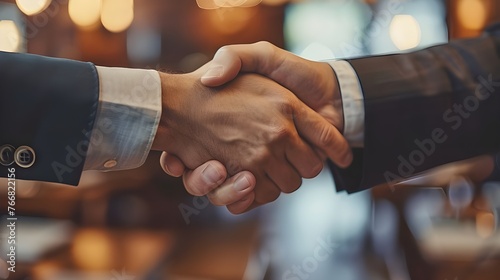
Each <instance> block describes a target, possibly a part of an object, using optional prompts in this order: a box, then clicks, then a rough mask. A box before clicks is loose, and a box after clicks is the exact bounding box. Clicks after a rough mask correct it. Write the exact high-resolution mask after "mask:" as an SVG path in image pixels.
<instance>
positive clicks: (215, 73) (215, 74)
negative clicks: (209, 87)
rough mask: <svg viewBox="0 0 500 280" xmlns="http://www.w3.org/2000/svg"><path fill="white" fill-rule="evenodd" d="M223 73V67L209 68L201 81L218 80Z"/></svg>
mask: <svg viewBox="0 0 500 280" xmlns="http://www.w3.org/2000/svg"><path fill="white" fill-rule="evenodd" d="M223 73H224V66H222V65H217V66H212V67H210V68H209V69H208V70H207V72H205V74H204V75H203V76H202V77H201V78H202V79H211V78H219V77H221V76H222V74H223Z"/></svg>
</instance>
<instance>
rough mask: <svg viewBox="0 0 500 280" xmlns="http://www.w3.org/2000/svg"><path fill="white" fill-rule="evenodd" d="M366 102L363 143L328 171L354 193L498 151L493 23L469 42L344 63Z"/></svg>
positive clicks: (499, 40) (499, 86) (499, 75)
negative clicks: (347, 161) (348, 161)
mask: <svg viewBox="0 0 500 280" xmlns="http://www.w3.org/2000/svg"><path fill="white" fill-rule="evenodd" d="M349 62H350V63H351V65H352V66H353V68H354V69H355V70H356V72H357V74H358V77H359V80H360V83H361V87H362V90H363V94H364V99H365V102H364V104H365V140H364V141H365V142H364V148H363V149H355V150H354V154H355V157H354V162H353V164H352V165H351V167H349V168H347V169H345V170H342V169H338V168H335V167H334V168H333V172H334V177H335V180H336V185H337V189H338V190H347V191H348V192H355V191H359V190H363V189H367V188H370V187H372V186H374V185H377V184H380V183H384V182H387V181H391V180H394V179H401V178H408V177H410V176H412V175H415V174H417V173H419V172H422V171H424V170H427V169H430V168H432V167H435V166H438V165H442V164H445V163H449V162H453V161H458V160H462V159H467V158H471V157H474V156H477V155H481V154H487V153H494V152H497V151H498V150H499V149H500V24H497V25H495V26H492V27H491V28H489V29H488V30H487V31H486V33H485V34H484V35H483V36H481V37H479V38H475V39H470V40H459V41H452V42H450V43H449V44H446V45H441V46H435V47H431V48H428V49H425V50H421V51H417V52H413V53H408V54H397V55H387V56H378V57H369V58H360V59H353V60H350V61H349Z"/></svg>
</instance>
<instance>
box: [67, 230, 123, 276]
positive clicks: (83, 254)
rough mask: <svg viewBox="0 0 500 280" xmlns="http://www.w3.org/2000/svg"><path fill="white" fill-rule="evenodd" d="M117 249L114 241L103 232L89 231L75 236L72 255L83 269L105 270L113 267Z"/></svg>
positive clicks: (83, 231)
mask: <svg viewBox="0 0 500 280" xmlns="http://www.w3.org/2000/svg"><path fill="white" fill-rule="evenodd" d="M115 249H116V248H114V244H113V242H112V240H111V239H110V237H109V236H108V235H107V234H105V233H104V232H103V231H99V230H93V229H87V230H82V231H80V232H78V233H77V234H76V235H75V238H74V241H73V248H72V255H73V259H74V261H75V263H76V264H77V265H78V266H79V267H81V268H84V269H89V270H103V269H107V268H109V267H111V266H112V262H113V260H114V259H115V256H114V253H113V252H114V250H115Z"/></svg>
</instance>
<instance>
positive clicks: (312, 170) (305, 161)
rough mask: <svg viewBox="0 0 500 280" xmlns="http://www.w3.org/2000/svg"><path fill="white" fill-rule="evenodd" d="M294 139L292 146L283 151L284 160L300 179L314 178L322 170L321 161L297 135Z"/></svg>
mask: <svg viewBox="0 0 500 280" xmlns="http://www.w3.org/2000/svg"><path fill="white" fill-rule="evenodd" d="M294 139H295V140H294V141H293V142H294V143H293V145H288V147H287V148H286V150H285V153H286V158H287V159H288V161H289V162H290V163H291V164H292V165H293V167H294V168H295V169H296V170H297V171H298V173H299V174H300V176H301V177H304V178H314V177H316V176H317V175H318V174H319V173H320V172H321V170H322V169H323V161H322V160H321V158H320V157H319V156H318V154H317V153H316V152H315V151H314V150H313V149H312V148H311V147H310V146H309V145H307V144H306V143H305V142H304V141H303V140H302V139H301V138H300V137H299V136H298V135H297V137H296V138H294Z"/></svg>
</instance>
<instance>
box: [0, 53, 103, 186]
mask: <svg viewBox="0 0 500 280" xmlns="http://www.w3.org/2000/svg"><path fill="white" fill-rule="evenodd" d="M98 100H99V79H98V76H97V72H96V68H95V66H94V65H93V64H91V63H83V62H77V61H71V60H64V59H54V58H47V57H41V56H35V55H29V54H13V53H4V52H0V146H3V145H11V146H13V147H14V148H17V147H20V146H29V147H31V148H32V149H33V150H34V151H35V156H36V158H35V162H34V164H33V165H32V166H31V167H29V168H21V167H19V166H18V165H16V163H14V164H12V165H11V166H10V167H15V169H16V172H15V174H16V178H18V179H27V180H40V181H51V182H59V183H65V184H72V185H77V184H78V181H79V179H80V175H81V172H82V169H83V164H84V161H85V156H86V150H87V148H88V139H89V136H90V135H89V134H90V131H91V130H92V127H93V125H94V120H95V114H96V111H97V106H98ZM8 168H9V167H8V166H2V165H0V176H1V177H5V176H6V175H7V172H8V170H7V169H8Z"/></svg>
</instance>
